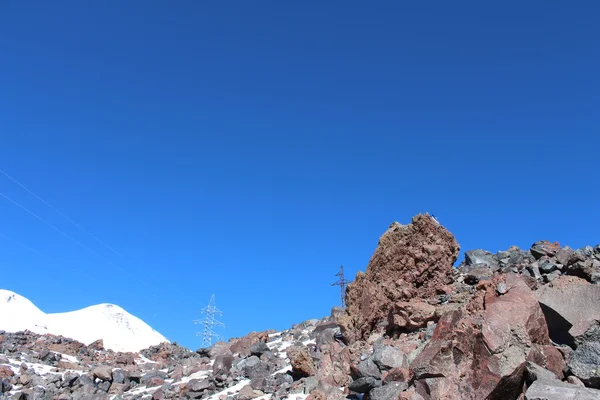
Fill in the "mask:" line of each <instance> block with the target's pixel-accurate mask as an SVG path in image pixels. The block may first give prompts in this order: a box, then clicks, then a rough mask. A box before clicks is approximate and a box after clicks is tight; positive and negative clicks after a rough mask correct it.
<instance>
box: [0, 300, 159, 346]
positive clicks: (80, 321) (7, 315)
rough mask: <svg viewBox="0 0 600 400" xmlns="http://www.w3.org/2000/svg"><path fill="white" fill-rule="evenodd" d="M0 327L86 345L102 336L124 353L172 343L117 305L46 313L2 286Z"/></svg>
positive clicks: (109, 344)
mask: <svg viewBox="0 0 600 400" xmlns="http://www.w3.org/2000/svg"><path fill="white" fill-rule="evenodd" d="M0 330H4V331H6V332H18V331H24V330H30V331H32V332H35V333H38V334H45V333H51V334H54V335H62V336H65V337H68V338H71V339H75V340H77V341H79V342H82V343H84V344H86V345H88V344H90V343H92V342H94V341H96V340H98V339H102V340H103V341H104V347H105V348H106V349H111V350H113V351H122V352H128V351H131V352H137V351H139V350H142V349H145V348H147V347H150V346H153V345H156V344H159V343H162V342H168V340H167V339H166V338H165V337H164V336H163V335H161V334H160V333H158V332H157V331H155V330H154V329H152V328H151V327H150V326H149V325H148V324H146V323H145V322H144V321H142V320H141V319H139V318H138V317H136V316H133V315H131V314H129V313H128V312H127V311H125V310H124V309H122V308H121V307H119V306H116V305H114V304H98V305H95V306H91V307H86V308H83V309H81V310H77V311H71V312H64V313H53V314H46V313H44V312H43V311H42V310H40V309H39V308H37V307H36V306H35V305H34V304H33V303H32V302H31V301H29V300H28V299H26V298H25V297H23V296H21V295H19V294H17V293H14V292H11V291H9V290H4V289H0Z"/></svg>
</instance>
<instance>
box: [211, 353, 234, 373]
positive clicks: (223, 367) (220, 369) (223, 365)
mask: <svg viewBox="0 0 600 400" xmlns="http://www.w3.org/2000/svg"><path fill="white" fill-rule="evenodd" d="M232 365H233V356H232V355H231V354H219V355H218V356H216V357H215V362H214V364H213V376H217V375H229V372H230V371H231V367H232Z"/></svg>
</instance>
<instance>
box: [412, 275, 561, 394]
mask: <svg viewBox="0 0 600 400" xmlns="http://www.w3.org/2000/svg"><path fill="white" fill-rule="evenodd" d="M505 285H506V288H507V291H506V292H505V293H504V294H502V295H499V294H498V293H497V291H496V290H495V285H493V284H490V285H489V286H488V287H486V288H485V296H484V302H483V309H479V306H478V307H465V308H463V309H459V310H455V311H452V312H450V313H447V314H445V315H444V316H442V318H441V319H440V321H439V323H438V325H437V327H436V329H435V331H434V333H433V336H432V338H431V341H430V342H429V343H428V344H427V345H426V346H425V348H424V349H423V351H422V352H421V353H420V354H419V355H418V356H417V357H416V358H415V360H414V361H413V362H412V363H411V366H410V368H411V370H412V372H413V373H414V375H415V379H416V382H415V387H416V389H417V391H418V392H419V393H420V394H421V395H422V396H423V397H424V398H425V399H443V398H461V399H465V400H468V399H473V400H475V399H489V400H494V399H511V398H517V396H518V395H519V393H521V391H522V389H523V380H524V371H525V365H526V362H527V360H528V358H535V357H537V358H542V357H543V356H544V354H542V355H540V354H539V353H540V352H543V351H544V346H545V345H548V344H549V343H550V340H549V337H548V329H547V326H546V322H545V319H544V314H543V312H542V310H541V308H540V306H539V304H538V302H537V300H536V298H535V296H534V294H533V292H532V291H531V289H530V288H529V287H528V286H527V284H526V283H525V282H524V281H523V280H522V279H521V278H518V277H516V276H514V275H512V276H511V275H509V276H508V277H507V279H506V283H505ZM473 301H479V299H478V298H476V297H475V298H474V299H473ZM470 309H474V310H476V311H473V312H471V311H468V310H470ZM532 349H535V351H536V352H537V353H536V354H535V355H530V354H531V352H532ZM548 353H550V352H548ZM534 356H535V357H534ZM545 356H546V358H547V359H549V360H550V362H549V363H551V364H552V365H553V366H556V365H558V364H559V362H558V361H556V360H554V358H555V357H556V354H554V353H551V354H550V355H545ZM452 396H454V397H452Z"/></svg>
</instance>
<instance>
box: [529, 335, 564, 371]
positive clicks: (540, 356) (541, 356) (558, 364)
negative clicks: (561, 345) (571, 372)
mask: <svg viewBox="0 0 600 400" xmlns="http://www.w3.org/2000/svg"><path fill="white" fill-rule="evenodd" d="M527 361H531V362H534V363H536V364H537V365H539V366H541V367H544V368H546V369H547V370H548V371H551V372H553V373H554V375H556V377H557V378H558V379H560V380H562V379H563V378H564V376H565V370H566V367H567V365H566V362H565V358H564V357H563V355H562V353H561V352H560V350H558V349H557V348H556V347H554V346H552V345H548V344H546V345H544V344H537V343H534V344H533V345H532V347H531V351H530V352H529V355H528V356H527Z"/></svg>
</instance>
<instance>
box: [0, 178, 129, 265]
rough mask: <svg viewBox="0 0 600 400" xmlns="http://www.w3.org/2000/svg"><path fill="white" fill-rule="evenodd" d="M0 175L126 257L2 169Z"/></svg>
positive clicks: (108, 247)
mask: <svg viewBox="0 0 600 400" xmlns="http://www.w3.org/2000/svg"><path fill="white" fill-rule="evenodd" d="M0 173H1V174H2V175H4V176H6V177H7V178H8V179H10V180H11V181H13V182H14V183H16V184H17V185H19V186H20V187H22V188H23V189H25V190H26V191H27V192H28V193H29V194H31V195H32V196H33V197H35V198H36V199H38V200H39V201H41V202H42V203H44V204H45V205H46V206H48V207H50V208H51V209H52V210H54V211H55V212H56V213H58V215H60V216H61V217H63V218H64V219H66V220H67V221H69V222H70V223H72V224H73V225H75V226H76V227H77V228H79V229H81V230H82V231H83V232H85V233H86V234H87V235H89V236H90V237H91V238H92V239H94V240H96V241H97V242H98V243H100V244H102V245H103V246H104V247H106V248H107V249H109V250H111V251H112V252H114V253H115V254H118V255H119V256H121V257H124V256H123V254H121V253H120V252H118V251H117V250H115V249H114V248H113V247H111V246H110V245H108V244H107V243H106V242H104V241H103V240H101V239H100V238H98V237H97V236H95V235H94V234H92V233H91V232H90V231H88V230H87V229H85V228H84V227H83V226H82V225H81V224H79V223H77V222H75V221H74V220H73V219H72V218H70V217H69V216H68V215H66V214H65V213H63V212H61V211H60V210H59V209H57V208H56V207H54V206H53V205H52V204H50V203H48V202H47V201H46V200H44V199H43V198H42V197H41V196H38V195H37V194H36V193H34V192H33V190H31V189H29V188H28V187H27V186H25V185H24V184H22V183H21V182H19V181H18V180H17V179H15V178H14V177H12V176H11V175H9V174H8V173H6V172H5V171H3V170H2V169H0Z"/></svg>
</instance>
